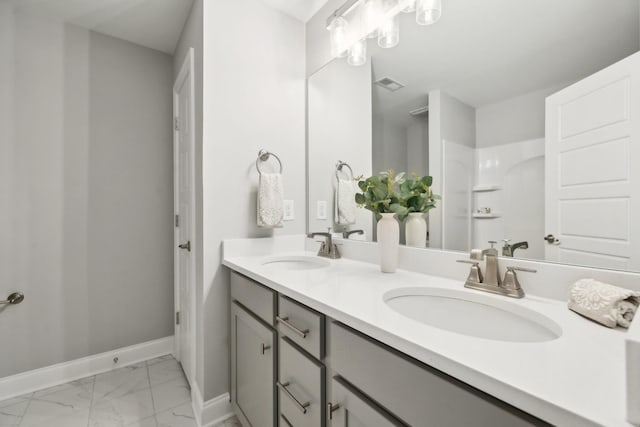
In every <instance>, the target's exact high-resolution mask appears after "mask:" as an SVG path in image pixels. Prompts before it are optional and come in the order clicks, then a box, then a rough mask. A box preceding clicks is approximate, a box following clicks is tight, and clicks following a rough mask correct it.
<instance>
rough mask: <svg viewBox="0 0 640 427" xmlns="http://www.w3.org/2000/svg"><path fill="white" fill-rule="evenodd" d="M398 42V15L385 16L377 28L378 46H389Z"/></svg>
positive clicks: (393, 45)
mask: <svg viewBox="0 0 640 427" xmlns="http://www.w3.org/2000/svg"><path fill="white" fill-rule="evenodd" d="M399 42H400V20H399V19H398V15H395V16H390V17H387V18H386V19H385V20H384V22H383V23H382V25H381V26H380V28H379V29H378V46H380V47H382V48H385V49H387V48H391V47H395V46H397V45H398V43H399Z"/></svg>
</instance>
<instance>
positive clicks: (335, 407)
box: [327, 402, 340, 420]
mask: <svg viewBox="0 0 640 427" xmlns="http://www.w3.org/2000/svg"><path fill="white" fill-rule="evenodd" d="M338 409H340V404H339V403H336V404H335V405H334V404H333V403H331V402H329V403H327V417H328V418H329V419H330V420H332V419H333V413H334V412H336V411H337V410H338Z"/></svg>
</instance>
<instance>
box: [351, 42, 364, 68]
mask: <svg viewBox="0 0 640 427" xmlns="http://www.w3.org/2000/svg"><path fill="white" fill-rule="evenodd" d="M366 62H367V39H366V38H364V39H360V40H358V41H357V42H356V43H355V44H354V45H353V46H351V47H350V48H349V54H348V55H347V64H349V65H353V66H354V67H358V66H360V65H364V64H365V63H366Z"/></svg>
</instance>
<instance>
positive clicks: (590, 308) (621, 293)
mask: <svg viewBox="0 0 640 427" xmlns="http://www.w3.org/2000/svg"><path fill="white" fill-rule="evenodd" d="M638 297H640V292H635V291H631V290H629V289H624V288H619V287H617V286H613V285H609V284H607V283H602V282H598V281H597V280H594V279H582V280H578V281H577V282H576V283H574V284H573V286H571V290H570V291H569V309H571V310H573V311H575V312H576V313H579V314H582V315H583V316H585V317H588V318H590V319H592V320H595V321H596V322H598V323H601V324H603V325H605V326H608V327H610V328H615V327H616V325H620V326H622V327H625V328H628V327H629V325H630V324H631V321H632V320H633V316H634V314H635V312H636V310H637V308H638V303H639V302H640V299H639V298H638Z"/></svg>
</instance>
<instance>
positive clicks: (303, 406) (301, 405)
mask: <svg viewBox="0 0 640 427" xmlns="http://www.w3.org/2000/svg"><path fill="white" fill-rule="evenodd" d="M276 385H277V386H278V388H279V389H280V390H282V391H283V392H284V394H286V395H287V397H289V399H291V400H292V401H293V403H295V405H296V406H297V407H298V409H299V410H300V412H302V413H303V414H306V413H307V408H308V407H309V406H310V405H311V402H305V403H300V401H299V400H298V399H296V397H295V396H294V395H293V394H291V392H290V391H289V389H288V388H287V387H289V386H290V385H291V383H290V382H286V383H284V384H282V383H281V382H280V381H278V382H277V383H276Z"/></svg>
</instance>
